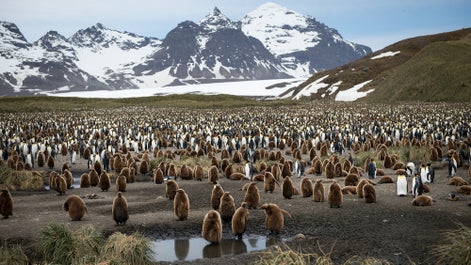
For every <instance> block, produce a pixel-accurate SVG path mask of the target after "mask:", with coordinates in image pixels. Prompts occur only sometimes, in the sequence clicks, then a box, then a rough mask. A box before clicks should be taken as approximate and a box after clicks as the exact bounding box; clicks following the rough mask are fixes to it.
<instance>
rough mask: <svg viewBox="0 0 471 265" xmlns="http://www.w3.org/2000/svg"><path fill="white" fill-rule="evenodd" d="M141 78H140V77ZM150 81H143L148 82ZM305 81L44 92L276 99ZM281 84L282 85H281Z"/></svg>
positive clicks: (53, 94) (111, 95)
mask: <svg viewBox="0 0 471 265" xmlns="http://www.w3.org/2000/svg"><path fill="white" fill-rule="evenodd" d="M141 78H142V77H141ZM149 81H150V80H144V82H149ZM304 81H305V79H302V80H301V79H272V80H256V81H237V82H226V83H211V84H195V85H183V86H171V87H152V88H139V89H123V90H114V91H109V90H96V91H85V92H65V93H54V92H44V93H41V94H46V95H49V96H56V97H80V98H136V97H149V96H155V95H172V94H176V95H181V94H188V93H192V94H203V95H214V94H228V95H237V96H251V97H264V98H269V97H273V98H277V97H278V96H279V95H280V94H282V93H283V92H285V91H286V89H287V86H290V87H291V86H297V85H299V84H301V83H302V82H304ZM281 84H283V85H281Z"/></svg>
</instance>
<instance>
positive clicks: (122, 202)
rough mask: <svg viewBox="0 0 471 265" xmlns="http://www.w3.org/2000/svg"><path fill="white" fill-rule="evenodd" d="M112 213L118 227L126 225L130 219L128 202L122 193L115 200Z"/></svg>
mask: <svg viewBox="0 0 471 265" xmlns="http://www.w3.org/2000/svg"><path fill="white" fill-rule="evenodd" d="M102 173H103V172H102ZM111 212H112V214H113V220H114V221H115V222H116V225H125V224H126V221H127V220H128V219H129V213H128V201H127V200H126V198H125V197H124V196H123V195H122V194H121V192H118V194H117V195H116V197H115V198H114V199H113V208H112V209H111Z"/></svg>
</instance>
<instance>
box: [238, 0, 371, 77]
mask: <svg viewBox="0 0 471 265" xmlns="http://www.w3.org/2000/svg"><path fill="white" fill-rule="evenodd" d="M241 27H242V31H243V32H244V33H245V34H247V35H248V36H252V37H255V38H257V39H259V40H261V41H262V42H263V44H264V45H265V47H267V48H268V50H269V51H270V52H272V53H273V54H274V55H275V56H276V57H277V58H279V59H280V60H281V61H282V64H283V66H284V67H286V68H287V71H288V73H290V74H291V75H294V76H301V75H305V76H306V75H311V74H313V73H314V72H317V71H320V70H324V69H331V68H335V67H337V66H340V65H343V64H346V63H349V62H351V61H354V60H356V59H359V58H361V57H363V56H365V55H367V54H369V53H371V48H369V47H367V46H364V45H360V44H355V43H353V42H350V41H347V40H344V39H343V38H342V36H341V35H340V34H339V33H338V32H337V30H335V29H333V28H329V27H328V26H326V25H324V24H322V23H320V22H318V21H316V19H315V18H313V17H311V16H305V15H302V14H300V13H297V12H295V11H292V10H289V9H288V8H286V7H283V6H280V5H278V4H275V3H266V4H263V5H261V6H260V7H258V8H257V9H256V10H254V11H252V12H250V13H248V14H247V15H246V16H245V17H244V18H243V19H242V21H241Z"/></svg>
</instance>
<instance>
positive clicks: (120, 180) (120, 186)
mask: <svg viewBox="0 0 471 265" xmlns="http://www.w3.org/2000/svg"><path fill="white" fill-rule="evenodd" d="M126 185H127V184H126V177H125V176H124V175H119V176H118V177H117V178H116V191H121V192H126Z"/></svg>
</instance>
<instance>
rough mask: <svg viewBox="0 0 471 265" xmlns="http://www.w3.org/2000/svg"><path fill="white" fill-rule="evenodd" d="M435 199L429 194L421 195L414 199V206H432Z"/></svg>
mask: <svg viewBox="0 0 471 265" xmlns="http://www.w3.org/2000/svg"><path fill="white" fill-rule="evenodd" d="M432 203H433V199H432V197H430V196H428V195H424V194H422V195H419V196H417V197H415V198H414V200H412V205H414V206H432Z"/></svg>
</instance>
